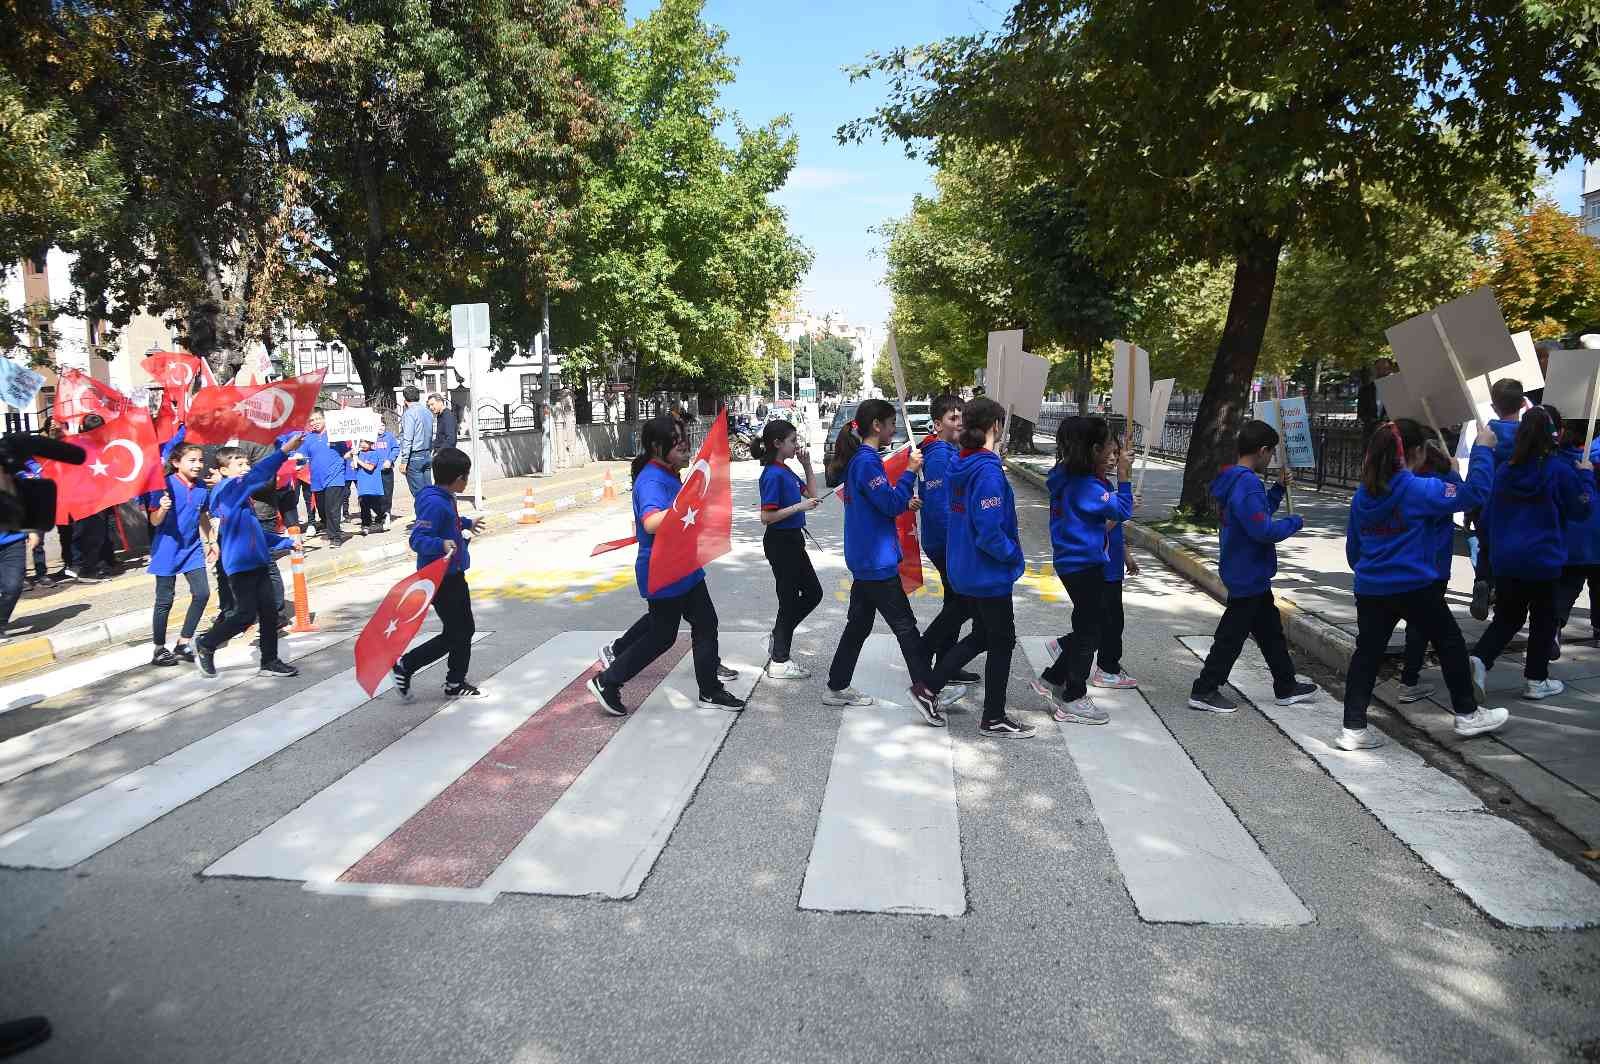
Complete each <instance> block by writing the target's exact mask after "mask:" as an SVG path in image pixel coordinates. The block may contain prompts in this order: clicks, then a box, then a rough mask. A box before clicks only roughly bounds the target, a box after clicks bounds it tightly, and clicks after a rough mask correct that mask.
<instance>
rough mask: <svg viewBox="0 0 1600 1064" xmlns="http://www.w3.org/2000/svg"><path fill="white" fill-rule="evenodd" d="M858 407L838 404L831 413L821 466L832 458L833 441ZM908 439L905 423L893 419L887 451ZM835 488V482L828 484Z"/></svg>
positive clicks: (902, 445)
mask: <svg viewBox="0 0 1600 1064" xmlns="http://www.w3.org/2000/svg"><path fill="white" fill-rule="evenodd" d="M860 405H861V404H860V403H840V404H839V409H837V410H835V411H834V412H833V421H832V422H831V423H830V424H829V425H828V435H827V436H826V437H824V438H823V441H822V464H823V466H824V467H826V466H827V464H828V462H829V460H830V459H832V458H833V441H834V440H837V439H838V438H839V431H840V430H841V429H843V428H844V427H845V425H847V424H849V423H850V422H852V421H854V420H855V418H856V408H857V407H859V406H860ZM908 438H909V437H907V436H906V426H905V422H904V421H902V420H901V419H900V418H898V417H897V418H895V419H894V438H893V439H892V440H891V441H890V443H889V449H890V450H894V449H895V448H897V447H904V446H905V443H906V440H907V439H908ZM824 479H826V474H824ZM836 486H837V484H836V483H835V482H833V481H829V482H828V487H830V488H831V487H836Z"/></svg>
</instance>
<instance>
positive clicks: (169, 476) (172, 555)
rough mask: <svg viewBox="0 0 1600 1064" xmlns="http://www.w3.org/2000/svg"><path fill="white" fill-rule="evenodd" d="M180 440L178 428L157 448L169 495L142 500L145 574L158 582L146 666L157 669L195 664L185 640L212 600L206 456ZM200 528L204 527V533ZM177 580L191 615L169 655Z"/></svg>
mask: <svg viewBox="0 0 1600 1064" xmlns="http://www.w3.org/2000/svg"><path fill="white" fill-rule="evenodd" d="M183 435H184V430H183V427H182V426H180V427H179V428H178V432H177V434H176V435H175V436H173V437H172V439H170V440H168V441H167V442H166V443H165V444H164V445H163V446H162V448H161V459H162V461H163V462H165V463H166V467H167V468H166V484H167V490H166V491H164V492H162V493H161V495H160V497H159V499H155V500H151V499H148V498H147V499H146V507H147V512H148V514H149V516H150V565H149V567H148V568H147V570H146V571H147V572H149V574H150V575H151V576H153V577H155V578H156V602H155V611H154V612H153V614H152V615H151V621H150V642H151V643H153V644H154V645H155V651H154V652H153V654H152V655H151V658H150V664H152V665H158V666H170V665H176V664H178V663H179V662H180V661H193V660H194V651H193V650H192V649H190V647H189V641H190V640H191V639H193V638H194V635H195V632H196V631H197V630H198V629H199V627H200V618H201V617H203V616H204V615H205V612H206V603H207V602H209V601H210V600H211V585H210V583H209V582H207V580H206V560H207V558H206V555H207V551H206V546H205V542H204V541H205V540H208V539H210V538H211V536H210V529H209V525H210V520H209V519H208V518H207V516H206V495H207V488H206V485H205V481H204V480H202V479H201V478H202V476H203V475H204V471H205V452H204V450H203V449H202V448H201V447H200V445H199V444H198V443H184V442H183ZM152 502H153V503H154V505H151V503H152ZM202 526H205V529H204V532H202ZM180 576H182V577H183V578H184V580H185V581H187V582H188V585H189V612H188V613H186V614H185V615H184V618H183V628H182V629H181V630H180V631H179V632H178V640H177V643H176V644H174V646H173V649H171V650H168V649H167V618H168V617H169V616H171V614H172V600H173V596H174V593H175V592H176V590H177V583H178V577H180Z"/></svg>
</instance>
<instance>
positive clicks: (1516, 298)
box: [1470, 199, 1600, 339]
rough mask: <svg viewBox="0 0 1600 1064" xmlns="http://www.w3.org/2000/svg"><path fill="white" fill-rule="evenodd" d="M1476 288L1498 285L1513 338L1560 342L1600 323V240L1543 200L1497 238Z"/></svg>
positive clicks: (1477, 277) (1475, 280)
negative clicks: (1525, 334) (1526, 335)
mask: <svg viewBox="0 0 1600 1064" xmlns="http://www.w3.org/2000/svg"><path fill="white" fill-rule="evenodd" d="M1470 284H1471V286H1473V287H1476V286H1478V285H1484V284H1487V285H1492V286H1494V291H1495V295H1496V296H1497V297H1498V298H1499V300H1500V310H1501V311H1502V312H1503V313H1504V314H1505V316H1506V325H1507V326H1508V327H1509V328H1510V329H1511V331H1512V332H1517V331H1519V330H1522V329H1527V330H1530V331H1531V332H1532V333H1533V335H1534V337H1535V338H1537V339H1544V338H1547V337H1548V338H1554V337H1558V336H1561V335H1562V334H1564V333H1566V332H1569V331H1572V330H1575V329H1582V328H1586V327H1588V326H1589V325H1592V324H1594V323H1595V322H1597V321H1600V240H1596V239H1595V238H1594V237H1592V236H1588V235H1586V234H1585V233H1584V232H1583V229H1582V228H1581V227H1580V225H1579V223H1578V219H1577V218H1576V217H1574V216H1573V215H1570V214H1568V213H1566V212H1565V211H1563V210H1562V209H1561V208H1560V207H1559V206H1557V205H1556V203H1555V201H1553V200H1549V199H1541V200H1539V201H1538V202H1537V203H1535V204H1534V205H1533V207H1532V208H1531V209H1530V210H1528V211H1527V212H1526V213H1523V214H1520V215H1518V216H1517V217H1516V218H1514V219H1512V220H1511V222H1510V223H1509V224H1507V225H1506V226H1504V227H1503V228H1501V229H1500V230H1499V231H1498V232H1496V233H1495V235H1494V241H1493V244H1492V246H1491V248H1490V251H1489V254H1488V255H1487V256H1486V261H1484V262H1482V264H1481V265H1480V266H1479V268H1478V269H1477V271H1476V272H1475V273H1474V274H1473V276H1472V278H1471V282H1470Z"/></svg>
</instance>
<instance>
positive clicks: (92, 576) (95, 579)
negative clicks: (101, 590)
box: [78, 570, 106, 584]
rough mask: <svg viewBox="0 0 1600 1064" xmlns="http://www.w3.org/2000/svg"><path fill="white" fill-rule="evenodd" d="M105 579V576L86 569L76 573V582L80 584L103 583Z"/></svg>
mask: <svg viewBox="0 0 1600 1064" xmlns="http://www.w3.org/2000/svg"><path fill="white" fill-rule="evenodd" d="M105 581H106V578H105V577H103V576H101V575H100V574H99V573H92V572H89V571H88V570H85V571H83V572H81V573H79V574H78V583H80V584H103V583H105Z"/></svg>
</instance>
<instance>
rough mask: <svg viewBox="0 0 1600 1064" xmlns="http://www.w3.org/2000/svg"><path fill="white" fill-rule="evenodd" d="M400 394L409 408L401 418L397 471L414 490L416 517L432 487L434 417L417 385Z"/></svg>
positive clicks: (412, 494) (406, 408)
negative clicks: (418, 505) (421, 497)
mask: <svg viewBox="0 0 1600 1064" xmlns="http://www.w3.org/2000/svg"><path fill="white" fill-rule="evenodd" d="M400 394H401V395H402V396H404V397H405V401H406V406H405V411H404V412H403V413H402V414H401V415H400V440H399V447H398V449H397V453H398V456H399V464H398V465H396V466H395V468H396V469H398V470H399V471H400V475H401V476H403V477H405V478H406V487H408V488H410V489H411V502H412V507H413V515H412V516H413V517H415V506H416V499H417V496H418V495H420V494H422V492H423V491H425V490H427V488H428V467H429V466H430V465H431V464H432V463H433V415H432V414H430V413H428V408H427V407H425V406H423V405H422V402H421V399H422V393H421V392H420V391H418V390H417V388H416V387H415V386H413V385H408V386H407V387H406V389H405V391H403V392H401V393H400Z"/></svg>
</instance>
